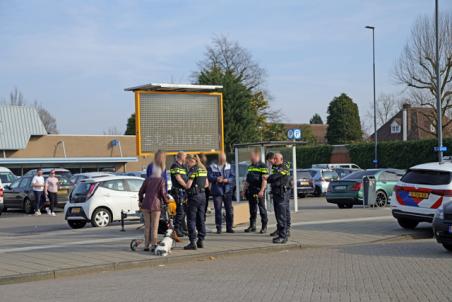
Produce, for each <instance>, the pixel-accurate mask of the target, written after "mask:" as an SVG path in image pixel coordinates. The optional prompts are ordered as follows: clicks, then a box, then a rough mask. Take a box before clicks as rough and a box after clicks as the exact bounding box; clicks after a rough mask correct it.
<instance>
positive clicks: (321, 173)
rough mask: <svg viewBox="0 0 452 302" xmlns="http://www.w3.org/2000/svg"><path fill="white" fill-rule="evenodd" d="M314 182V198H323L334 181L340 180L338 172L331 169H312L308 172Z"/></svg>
mask: <svg viewBox="0 0 452 302" xmlns="http://www.w3.org/2000/svg"><path fill="white" fill-rule="evenodd" d="M308 171H309V173H311V176H312V179H313V182H314V196H322V195H324V194H325V193H326V192H327V191H328V186H329V185H330V182H331V181H333V180H337V179H339V175H338V174H337V173H336V171H334V170H331V169H321V168H312V169H309V170H308Z"/></svg>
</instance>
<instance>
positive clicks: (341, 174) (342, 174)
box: [334, 168, 362, 179]
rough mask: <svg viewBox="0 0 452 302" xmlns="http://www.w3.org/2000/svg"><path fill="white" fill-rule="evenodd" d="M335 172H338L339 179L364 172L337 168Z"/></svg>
mask: <svg viewBox="0 0 452 302" xmlns="http://www.w3.org/2000/svg"><path fill="white" fill-rule="evenodd" d="M334 171H336V173H337V175H338V176H339V179H342V178H344V177H345V176H347V175H349V174H352V173H355V172H358V171H362V170H361V169H350V168H335V169H334Z"/></svg>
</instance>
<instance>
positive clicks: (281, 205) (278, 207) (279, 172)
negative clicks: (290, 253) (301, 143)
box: [268, 153, 290, 244]
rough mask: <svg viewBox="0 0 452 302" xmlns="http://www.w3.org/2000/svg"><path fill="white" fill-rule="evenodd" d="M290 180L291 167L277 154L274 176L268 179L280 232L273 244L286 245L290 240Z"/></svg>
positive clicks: (274, 162)
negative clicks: (288, 239)
mask: <svg viewBox="0 0 452 302" xmlns="http://www.w3.org/2000/svg"><path fill="white" fill-rule="evenodd" d="M289 178H290V168H289V165H288V164H287V163H284V159H283V156H282V154H281V153H275V155H274V160H273V168H272V174H271V175H270V176H269V177H268V183H269V184H270V185H271V190H272V195H273V205H274V208H275V216H276V221H277V231H278V234H277V237H275V238H273V243H280V244H284V243H286V242H287V238H288V229H289V227H288V222H289V221H290V209H289V194H290V189H289ZM288 216H289V217H288Z"/></svg>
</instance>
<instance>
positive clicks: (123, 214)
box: [121, 210, 127, 232]
mask: <svg viewBox="0 0 452 302" xmlns="http://www.w3.org/2000/svg"><path fill="white" fill-rule="evenodd" d="M126 217H127V214H126V213H124V211H123V210H121V232H125V231H126V230H125V229H124V219H125V218H126Z"/></svg>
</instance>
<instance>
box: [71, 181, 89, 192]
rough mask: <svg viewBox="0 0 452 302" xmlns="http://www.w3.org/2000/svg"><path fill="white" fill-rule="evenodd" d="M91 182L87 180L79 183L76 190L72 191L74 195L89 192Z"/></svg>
mask: <svg viewBox="0 0 452 302" xmlns="http://www.w3.org/2000/svg"><path fill="white" fill-rule="evenodd" d="M90 186H91V184H90V183H87V182H84V181H82V182H79V183H78V185H76V186H75V188H74V191H72V194H73V195H85V194H87V193H88V191H89V188H90Z"/></svg>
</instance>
